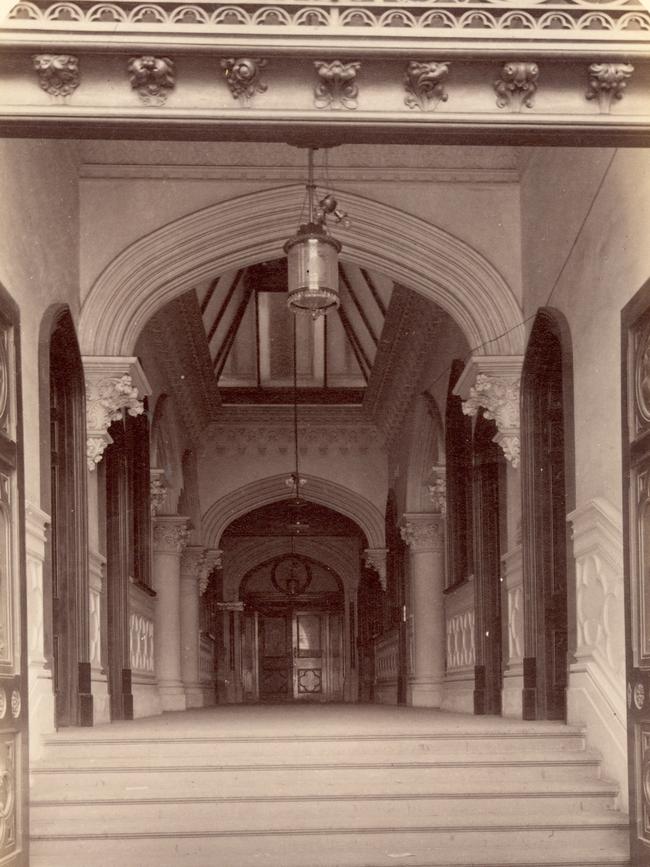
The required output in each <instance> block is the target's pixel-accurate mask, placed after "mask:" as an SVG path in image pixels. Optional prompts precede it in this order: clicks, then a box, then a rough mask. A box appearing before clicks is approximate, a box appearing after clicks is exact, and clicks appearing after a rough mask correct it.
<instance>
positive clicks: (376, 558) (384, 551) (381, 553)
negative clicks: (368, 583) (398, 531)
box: [363, 548, 388, 590]
mask: <svg viewBox="0 0 650 867" xmlns="http://www.w3.org/2000/svg"><path fill="white" fill-rule="evenodd" d="M387 556H388V548H366V550H365V551H364V552H363V563H364V566H366V568H368V569H372V570H373V571H374V572H376V573H377V576H378V577H379V583H380V584H381V589H382V590H386V558H387Z"/></svg>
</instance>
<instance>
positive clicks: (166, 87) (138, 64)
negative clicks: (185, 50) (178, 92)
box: [127, 54, 176, 105]
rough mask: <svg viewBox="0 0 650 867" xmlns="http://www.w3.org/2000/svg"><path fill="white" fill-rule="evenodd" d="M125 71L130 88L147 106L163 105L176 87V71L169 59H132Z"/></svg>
mask: <svg viewBox="0 0 650 867" xmlns="http://www.w3.org/2000/svg"><path fill="white" fill-rule="evenodd" d="M127 69H128V72H129V80H130V81H131V87H132V88H133V90H135V91H136V92H137V93H138V94H139V96H140V99H141V100H142V101H143V102H144V103H146V104H147V105H163V103H164V102H165V100H166V99H167V97H168V95H169V93H170V92H171V91H172V90H173V89H174V87H175V86H176V69H175V67H174V61H173V60H172V59H171V58H170V57H154V56H153V55H151V54H144V55H142V56H141V57H132V58H131V59H130V60H129V63H128V67H127Z"/></svg>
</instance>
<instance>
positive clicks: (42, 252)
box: [0, 139, 79, 504]
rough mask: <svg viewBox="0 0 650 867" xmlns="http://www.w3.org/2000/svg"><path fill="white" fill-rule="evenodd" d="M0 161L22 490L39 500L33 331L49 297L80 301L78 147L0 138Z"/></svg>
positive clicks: (0, 252) (0, 221)
mask: <svg viewBox="0 0 650 867" xmlns="http://www.w3.org/2000/svg"><path fill="white" fill-rule="evenodd" d="M0 166H1V167H2V196H0V283H2V285H3V286H4V287H5V289H6V290H7V291H8V293H9V294H10V295H11V296H12V297H13V299H14V301H16V302H17V304H18V305H19V307H20V316H21V322H20V330H21V343H22V346H21V356H22V388H23V432H24V442H25V453H26V454H28V455H30V459H29V460H28V461H26V462H25V496H26V499H27V501H28V502H31V503H34V504H39V503H40V498H41V492H40V468H39V461H38V457H37V456H38V455H39V453H40V445H39V442H40V440H39V436H40V424H39V374H38V342H39V332H40V328H41V323H42V319H43V315H44V314H45V311H46V310H47V309H48V307H50V305H52V304H67V305H69V307H70V309H71V311H72V316H73V318H76V315H77V312H78V309H79V290H78V285H79V276H78V275H79V268H78V262H79V254H78V250H79V244H78V232H79V207H78V195H77V150H76V146H75V145H74V144H72V143H70V142H53V141H40V140H33V139H30V140H24V141H23V140H18V139H11V140H7V139H5V140H1V141H0Z"/></svg>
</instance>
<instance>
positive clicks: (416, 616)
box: [401, 513, 445, 707]
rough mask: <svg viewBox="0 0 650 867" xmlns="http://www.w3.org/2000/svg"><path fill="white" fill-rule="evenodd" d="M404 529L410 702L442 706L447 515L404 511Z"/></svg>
mask: <svg viewBox="0 0 650 867" xmlns="http://www.w3.org/2000/svg"><path fill="white" fill-rule="evenodd" d="M401 533H402V538H403V539H404V541H405V542H406V543H407V545H408V546H409V549H410V558H409V578H410V587H411V593H410V599H411V612H410V613H411V616H412V618H413V648H412V653H413V656H412V672H411V675H410V677H409V696H410V703H411V704H412V705H414V706H420V707H440V702H441V700H442V685H443V680H444V675H445V611H444V603H443V590H444V579H445V556H444V555H445V533H444V518H443V517H442V516H441V515H434V514H430V513H422V514H405V515H404V519H403V523H402V529H401Z"/></svg>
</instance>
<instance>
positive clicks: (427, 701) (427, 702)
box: [408, 680, 442, 707]
mask: <svg viewBox="0 0 650 867" xmlns="http://www.w3.org/2000/svg"><path fill="white" fill-rule="evenodd" d="M408 697H409V704H410V705H412V706H413V707H440V705H441V704H442V684H441V683H440V682H439V681H437V680H413V681H411V682H410V683H409V685H408Z"/></svg>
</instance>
